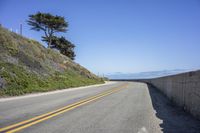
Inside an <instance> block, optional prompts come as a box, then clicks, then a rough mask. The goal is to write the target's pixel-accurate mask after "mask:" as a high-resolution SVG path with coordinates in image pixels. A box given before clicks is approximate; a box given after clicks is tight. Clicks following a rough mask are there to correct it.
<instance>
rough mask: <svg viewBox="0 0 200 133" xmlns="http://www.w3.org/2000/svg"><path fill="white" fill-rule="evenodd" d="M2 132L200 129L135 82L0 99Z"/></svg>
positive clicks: (172, 132) (183, 132)
mask: <svg viewBox="0 0 200 133" xmlns="http://www.w3.org/2000/svg"><path fill="white" fill-rule="evenodd" d="M0 132H23V133H43V132H44V133H45V132H46V133H55V132H56V133H64V132H66V133H162V132H164V133H199V132H200V121H199V120H196V119H195V118H194V117H192V116H191V115H189V114H187V113H185V112H183V111H182V110H181V109H179V108H177V107H175V106H173V104H172V103H170V102H169V101H168V100H167V99H166V98H165V97H164V96H163V95H162V94H161V93H160V92H158V91H157V90H156V89H154V88H151V87H149V86H147V85H146V84H144V83H137V82H113V83H110V84H106V85H101V86H94V87H88V88H84V89H75V90H73V91H60V92H58V93H45V95H36V96H27V97H22V98H20V97H19V98H13V99H8V100H7V99H0Z"/></svg>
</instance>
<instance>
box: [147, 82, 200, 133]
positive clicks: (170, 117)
mask: <svg viewBox="0 0 200 133" xmlns="http://www.w3.org/2000/svg"><path fill="white" fill-rule="evenodd" d="M148 89H149V93H150V96H151V100H152V105H153V108H154V110H155V111H156V114H155V115H156V116H157V117H158V118H159V119H161V120H162V121H163V122H162V123H161V124H160V127H161V129H162V132H163V133H200V120H197V119H195V118H194V117H193V116H191V115H190V114H189V113H186V112H184V111H183V110H182V109H181V108H179V107H176V106H174V105H173V104H172V103H171V102H170V100H168V99H167V98H166V96H164V95H163V94H162V93H161V92H160V91H158V90H157V89H155V88H154V87H153V86H151V85H148Z"/></svg>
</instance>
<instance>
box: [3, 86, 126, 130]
mask: <svg viewBox="0 0 200 133" xmlns="http://www.w3.org/2000/svg"><path fill="white" fill-rule="evenodd" d="M126 86H127V84H125V85H121V86H119V87H118V88H114V89H110V90H107V91H104V92H102V93H99V94H97V95H95V96H91V97H89V98H86V99H83V100H81V101H78V102H75V103H73V104H70V105H67V106H65V107H62V108H59V109H57V110H54V111H51V112H48V113H45V114H42V115H39V116H36V117H34V118H31V119H28V120H24V121H21V122H19V123H16V124H13V125H10V126H7V127H4V128H0V132H7V133H13V132H17V131H20V130H22V129H24V128H27V127H30V126H32V125H34V124H37V123H39V122H42V121H45V120H47V119H50V118H52V117H54V116H57V115H59V114H62V113H64V112H67V111H69V110H72V109H74V108H77V107H79V106H82V105H85V104H87V103H90V102H92V101H95V100H97V99H100V98H102V97H105V96H107V95H110V94H112V93H115V92H117V91H119V90H121V89H122V88H123V87H126Z"/></svg>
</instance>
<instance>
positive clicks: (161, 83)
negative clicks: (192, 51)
mask: <svg viewBox="0 0 200 133" xmlns="http://www.w3.org/2000/svg"><path fill="white" fill-rule="evenodd" d="M145 82H147V83H150V84H152V85H153V86H155V87H156V88H157V89H159V90H160V91H161V92H163V93H164V94H165V95H166V96H167V97H168V98H169V99H170V100H171V101H173V102H174V103H175V104H176V105H178V106H180V107H183V109H184V110H186V111H188V112H190V113H191V114H192V115H194V116H195V117H197V118H198V119H200V71H194V72H188V73H183V74H178V75H173V76H167V77H161V78H155V79H148V80H145Z"/></svg>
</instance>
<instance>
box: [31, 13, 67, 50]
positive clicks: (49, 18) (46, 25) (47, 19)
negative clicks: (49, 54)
mask: <svg viewBox="0 0 200 133" xmlns="http://www.w3.org/2000/svg"><path fill="white" fill-rule="evenodd" d="M28 24H29V25H30V26H31V27H32V28H31V29H32V30H36V31H40V30H41V31H43V32H44V34H45V36H44V37H45V38H46V39H47V40H48V48H50V46H51V43H52V37H53V36H54V33H56V32H65V31H66V28H67V27H68V23H67V22H66V21H65V18H64V17H61V16H57V15H56V16H53V15H51V14H50V13H41V12H38V13H36V14H34V15H29V20H28Z"/></svg>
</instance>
